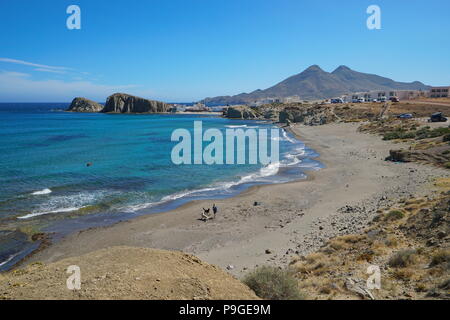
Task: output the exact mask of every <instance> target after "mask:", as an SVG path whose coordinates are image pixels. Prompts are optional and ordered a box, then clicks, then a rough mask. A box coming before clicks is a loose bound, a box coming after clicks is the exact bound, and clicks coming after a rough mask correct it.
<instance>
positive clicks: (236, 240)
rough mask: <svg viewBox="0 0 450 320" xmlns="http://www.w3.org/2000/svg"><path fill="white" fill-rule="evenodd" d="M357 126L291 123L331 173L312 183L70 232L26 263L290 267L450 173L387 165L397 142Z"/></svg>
mask: <svg viewBox="0 0 450 320" xmlns="http://www.w3.org/2000/svg"><path fill="white" fill-rule="evenodd" d="M358 126H359V124H352V123H339V124H328V125H324V126H316V127H307V126H303V125H294V126H292V127H291V130H292V132H293V133H295V134H296V136H297V137H298V138H299V139H300V140H302V141H304V142H305V143H306V144H307V145H308V146H309V147H311V148H313V149H314V150H316V151H317V152H318V153H319V154H320V157H319V160H320V161H321V162H322V163H323V164H325V166H326V168H325V169H322V170H320V171H317V172H309V173H308V179H307V180H302V181H297V182H291V183H287V184H279V185H265V186H257V187H253V188H251V189H249V190H248V191H246V192H244V193H242V194H241V195H239V196H237V197H234V198H230V199H224V200H217V201H214V202H215V203H216V205H217V206H218V208H219V213H218V214H217V218H216V219H215V220H211V221H208V222H203V221H200V220H199V218H200V215H201V211H202V207H211V206H212V204H213V201H194V202H191V203H188V204H186V205H184V206H182V207H180V208H177V209H176V210H173V211H169V212H164V213H160V214H151V215H147V216H141V217H138V218H136V219H132V220H129V221H125V222H120V223H118V224H116V225H113V226H110V227H105V228H95V229H90V230H86V231H83V232H79V233H75V234H72V235H70V236H68V237H66V238H65V239H63V240H62V241H60V242H57V243H55V244H54V245H52V246H50V247H49V248H47V249H45V250H43V251H41V252H38V253H36V254H35V255H33V256H32V257H31V258H30V259H28V260H27V263H28V262H33V261H41V262H45V263H48V262H54V261H58V260H61V259H64V258H70V257H76V256H80V255H83V254H87V253H90V252H93V251H96V250H99V249H105V248H109V247H114V246H132V247H145V248H156V249H167V250H176V251H183V252H186V253H190V254H194V255H196V256H198V257H199V258H200V259H202V260H203V261H206V262H207V263H210V264H213V265H217V266H219V267H221V268H223V269H225V270H228V271H229V272H230V273H232V274H233V275H236V276H238V277H240V276H242V275H243V274H245V273H246V272H247V271H248V270H251V269H253V268H254V267H255V266H258V265H263V264H276V265H285V264H286V263H288V262H289V261H290V259H291V258H292V256H296V255H299V254H300V255H304V254H307V253H309V252H312V251H313V250H315V249H317V248H319V247H320V246H321V245H322V244H323V243H324V241H326V240H328V239H329V238H331V237H334V236H336V235H342V234H347V233H354V232H357V231H359V230H361V229H362V228H363V227H364V226H365V225H366V223H367V222H368V221H369V220H370V219H372V218H373V216H374V215H375V214H376V211H377V210H378V209H379V208H384V207H387V206H390V205H393V204H395V203H396V202H397V201H399V200H400V199H401V198H402V197H409V196H410V195H416V194H420V195H422V196H424V195H426V194H428V193H431V188H430V186H431V181H432V179H433V178H434V177H439V176H446V177H447V176H449V174H448V170H445V169H440V168H437V167H432V166H429V165H420V164H417V163H406V164H405V163H402V164H399V163H393V162H386V161H384V159H385V157H386V156H387V155H388V154H389V150H390V149H392V148H394V145H393V143H392V142H387V141H382V139H380V137H379V136H376V135H372V134H363V133H359V132H357V128H358ZM398 146H399V145H398V144H397V145H395V148H396V147H398ZM255 202H257V203H258V205H257V206H255V205H254V203H255Z"/></svg>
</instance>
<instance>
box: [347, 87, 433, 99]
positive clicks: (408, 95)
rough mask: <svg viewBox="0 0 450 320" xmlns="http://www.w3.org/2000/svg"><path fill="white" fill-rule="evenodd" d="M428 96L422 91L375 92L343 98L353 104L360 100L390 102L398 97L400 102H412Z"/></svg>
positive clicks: (348, 95)
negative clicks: (382, 99) (384, 100)
mask: <svg viewBox="0 0 450 320" xmlns="http://www.w3.org/2000/svg"><path fill="white" fill-rule="evenodd" d="M427 95H428V93H427V92H425V91H421V90H378V91H377V90H374V91H366V92H356V93H351V94H346V95H343V96H341V98H342V99H343V100H344V101H345V102H352V101H353V100H357V99H359V98H364V100H366V101H372V100H373V99H380V98H382V97H385V98H386V99H388V100H389V99H390V98H393V97H397V98H399V99H400V100H410V99H415V98H419V97H425V96H427Z"/></svg>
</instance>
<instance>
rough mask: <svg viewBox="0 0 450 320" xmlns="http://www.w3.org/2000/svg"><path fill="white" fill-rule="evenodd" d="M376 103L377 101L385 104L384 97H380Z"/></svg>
mask: <svg viewBox="0 0 450 320" xmlns="http://www.w3.org/2000/svg"><path fill="white" fill-rule="evenodd" d="M378 101H379V102H386V101H387V99H386V97H381V98H378Z"/></svg>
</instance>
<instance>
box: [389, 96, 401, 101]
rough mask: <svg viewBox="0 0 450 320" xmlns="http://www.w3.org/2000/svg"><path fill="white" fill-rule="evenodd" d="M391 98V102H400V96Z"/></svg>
mask: <svg viewBox="0 0 450 320" xmlns="http://www.w3.org/2000/svg"><path fill="white" fill-rule="evenodd" d="M389 100H391V102H400V99H399V98H398V97H391V98H390V99H389Z"/></svg>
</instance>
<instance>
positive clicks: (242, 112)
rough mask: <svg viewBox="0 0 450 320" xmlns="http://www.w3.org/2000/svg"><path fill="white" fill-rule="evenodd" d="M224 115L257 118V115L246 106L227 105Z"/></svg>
mask: <svg viewBox="0 0 450 320" xmlns="http://www.w3.org/2000/svg"><path fill="white" fill-rule="evenodd" d="M226 117H227V118H229V119H257V118H259V115H258V114H257V113H256V112H255V111H254V110H252V109H251V108H249V107H247V106H236V107H228V108H227V110H226Z"/></svg>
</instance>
